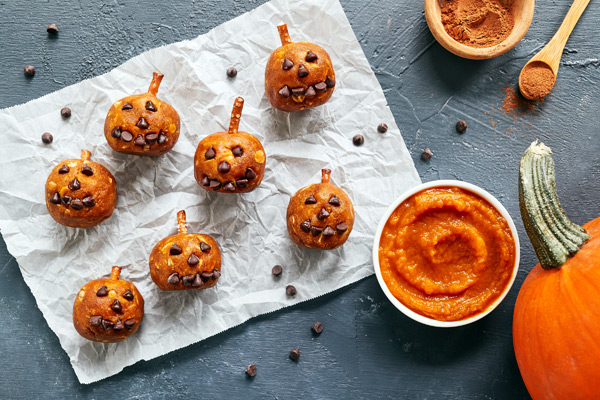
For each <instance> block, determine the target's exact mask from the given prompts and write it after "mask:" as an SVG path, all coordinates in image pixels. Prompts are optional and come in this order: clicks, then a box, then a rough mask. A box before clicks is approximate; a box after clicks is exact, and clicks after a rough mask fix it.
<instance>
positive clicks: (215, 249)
mask: <svg viewBox="0 0 600 400" xmlns="http://www.w3.org/2000/svg"><path fill="white" fill-rule="evenodd" d="M177 226H178V229H179V233H178V234H176V235H173V236H168V237H166V238H164V239H162V240H161V241H160V242H158V243H157V244H156V246H154V249H152V253H151V254H150V260H149V264H150V276H151V277H152V280H153V281H154V283H156V285H157V286H158V287H159V288H161V289H162V290H186V289H208V288H209V287H213V286H215V285H216V284H217V281H218V280H219V277H220V276H221V251H220V250H219V245H218V244H217V242H216V241H215V240H214V239H213V238H212V237H210V236H208V235H202V234H200V233H188V232H187V224H186V221H185V211H183V210H182V211H179V212H178V213H177Z"/></svg>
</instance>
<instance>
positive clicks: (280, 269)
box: [271, 265, 283, 276]
mask: <svg viewBox="0 0 600 400" xmlns="http://www.w3.org/2000/svg"><path fill="white" fill-rule="evenodd" d="M282 272H283V267H282V266H281V265H276V266H274V267H273V269H271V273H272V274H273V275H275V276H279V275H281V273H282Z"/></svg>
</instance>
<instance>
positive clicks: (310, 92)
mask: <svg viewBox="0 0 600 400" xmlns="http://www.w3.org/2000/svg"><path fill="white" fill-rule="evenodd" d="M316 95H317V92H315V88H314V87H312V86H309V87H308V89H306V93H305V96H306V97H313V96H316Z"/></svg>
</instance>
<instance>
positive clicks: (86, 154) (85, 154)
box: [81, 150, 92, 162]
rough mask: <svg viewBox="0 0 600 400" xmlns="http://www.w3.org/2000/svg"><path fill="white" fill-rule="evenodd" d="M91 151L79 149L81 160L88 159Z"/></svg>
mask: <svg viewBox="0 0 600 400" xmlns="http://www.w3.org/2000/svg"><path fill="white" fill-rule="evenodd" d="M91 156H92V153H90V151H89V150H81V161H84V162H85V161H90V157H91Z"/></svg>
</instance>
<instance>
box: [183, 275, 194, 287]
mask: <svg viewBox="0 0 600 400" xmlns="http://www.w3.org/2000/svg"><path fill="white" fill-rule="evenodd" d="M195 278H196V276H195V275H185V276H184V277H183V278H181V280H182V281H183V284H184V285H185V286H190V285H191V284H192V283H194V279H195Z"/></svg>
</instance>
